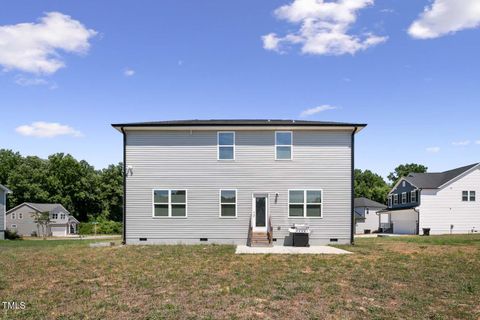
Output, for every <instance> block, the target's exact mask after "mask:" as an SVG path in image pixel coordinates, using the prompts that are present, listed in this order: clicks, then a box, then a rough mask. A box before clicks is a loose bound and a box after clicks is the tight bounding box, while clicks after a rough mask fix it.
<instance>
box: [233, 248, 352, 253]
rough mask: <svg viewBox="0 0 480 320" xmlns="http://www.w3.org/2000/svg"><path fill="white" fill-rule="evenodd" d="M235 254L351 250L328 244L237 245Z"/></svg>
mask: <svg viewBox="0 0 480 320" xmlns="http://www.w3.org/2000/svg"><path fill="white" fill-rule="evenodd" d="M235 253H236V254H351V253H352V252H350V251H346V250H342V249H338V248H334V247H329V246H310V247H285V246H273V247H249V246H237V249H236V250H235Z"/></svg>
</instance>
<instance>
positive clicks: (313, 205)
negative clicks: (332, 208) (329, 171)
mask: <svg viewBox="0 0 480 320" xmlns="http://www.w3.org/2000/svg"><path fill="white" fill-rule="evenodd" d="M288 216H289V217H292V218H296V217H307V218H322V217H323V191H322V190H289V191H288Z"/></svg>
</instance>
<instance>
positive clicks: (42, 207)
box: [6, 202, 70, 214]
mask: <svg viewBox="0 0 480 320" xmlns="http://www.w3.org/2000/svg"><path fill="white" fill-rule="evenodd" d="M24 205H26V206H29V207H30V208H32V209H34V210H37V211H38V212H52V211H53V210H55V209H57V208H62V209H63V210H65V211H66V212H68V213H69V214H70V212H69V211H68V210H67V209H65V207H64V206H62V205H61V204H60V203H33V202H24V203H21V204H19V205H18V206H16V207H14V208H12V209H10V210H8V211H7V212H6V213H7V214H9V213H10V212H12V211H14V210H17V209H18V208H20V207H21V206H24Z"/></svg>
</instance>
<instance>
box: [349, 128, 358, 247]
mask: <svg viewBox="0 0 480 320" xmlns="http://www.w3.org/2000/svg"><path fill="white" fill-rule="evenodd" d="M357 131H358V127H355V128H354V129H353V132H352V142H351V146H352V155H351V156H352V159H351V164H352V181H351V187H352V193H351V197H350V198H351V206H352V214H351V217H350V244H352V245H354V244H355V239H354V233H355V232H354V231H353V230H354V226H355V203H354V199H355V133H356V132H357Z"/></svg>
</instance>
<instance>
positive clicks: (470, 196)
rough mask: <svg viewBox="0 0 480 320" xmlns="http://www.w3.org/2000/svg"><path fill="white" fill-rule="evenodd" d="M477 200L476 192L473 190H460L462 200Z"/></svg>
mask: <svg viewBox="0 0 480 320" xmlns="http://www.w3.org/2000/svg"><path fill="white" fill-rule="evenodd" d="M476 200H477V193H476V192H475V191H462V201H464V202H467V201H471V202H475V201H476Z"/></svg>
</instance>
